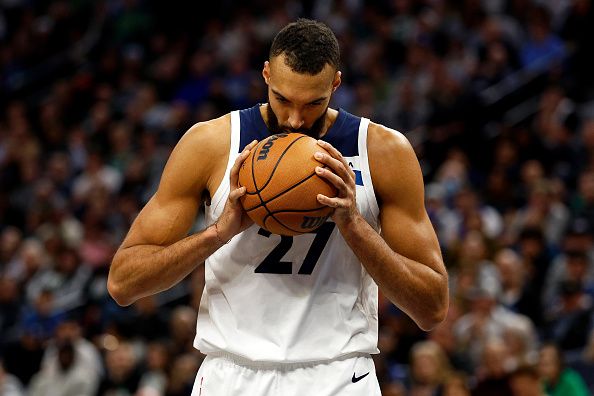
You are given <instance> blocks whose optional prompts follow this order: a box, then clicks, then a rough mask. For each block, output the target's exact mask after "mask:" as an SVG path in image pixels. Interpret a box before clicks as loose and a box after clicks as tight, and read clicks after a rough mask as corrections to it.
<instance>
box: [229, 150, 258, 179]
mask: <svg viewBox="0 0 594 396" xmlns="http://www.w3.org/2000/svg"><path fill="white" fill-rule="evenodd" d="M256 144H258V141H257V140H254V141H252V142H251V143H250V144H248V145H247V146H245V148H244V149H243V151H242V152H241V153H240V154H239V155H238V156H237V158H236V159H235V163H234V164H233V167H232V168H231V171H230V172H229V182H230V184H231V188H232V189H233V188H236V187H237V181H238V179H239V169H240V168H241V164H243V161H245V159H246V158H247V157H248V155H250V151H251V150H252V149H253V148H254V147H255V146H256Z"/></svg>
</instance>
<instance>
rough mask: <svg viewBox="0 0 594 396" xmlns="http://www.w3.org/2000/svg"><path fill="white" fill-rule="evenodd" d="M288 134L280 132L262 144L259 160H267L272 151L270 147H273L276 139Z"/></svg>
mask: <svg viewBox="0 0 594 396" xmlns="http://www.w3.org/2000/svg"><path fill="white" fill-rule="evenodd" d="M286 136H287V134H286V133H279V134H278V135H273V136H271V137H270V139H268V141H267V142H266V143H265V144H264V146H262V149H260V152H259V153H258V161H260V160H265V159H266V158H267V157H268V152H269V151H270V148H271V147H272V145H273V144H274V141H275V140H276V139H280V138H284V137H286Z"/></svg>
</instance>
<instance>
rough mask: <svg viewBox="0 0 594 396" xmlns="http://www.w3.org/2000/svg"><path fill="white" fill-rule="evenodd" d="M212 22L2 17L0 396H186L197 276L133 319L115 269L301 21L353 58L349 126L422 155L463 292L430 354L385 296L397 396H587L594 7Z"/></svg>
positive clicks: (460, 4)
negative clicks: (169, 173)
mask: <svg viewBox="0 0 594 396" xmlns="http://www.w3.org/2000/svg"><path fill="white" fill-rule="evenodd" d="M215 3H216V4H205V3H204V2H184V1H182V0H169V1H167V2H162V1H157V0H104V1H91V0H45V1H25V0H0V362H1V363H2V364H0V395H11V396H12V395H25V394H28V395H50V394H51V395H63V396H66V395H76V396H86V395H101V396H103V395H115V394H117V395H137V396H156V395H166V396H177V395H188V394H189V393H190V391H189V390H190V389H191V386H192V383H193V381H194V377H195V373H196V371H197V369H198V367H199V366H200V363H201V360H202V358H203V356H202V355H201V354H200V353H199V352H198V351H196V350H195V349H194V348H193V347H192V340H193V337H194V334H195V331H196V329H195V323H196V309H197V306H198V302H199V300H200V296H201V292H202V287H203V282H204V279H203V278H204V274H203V270H202V269H199V270H197V271H196V272H195V273H194V274H192V275H191V276H190V277H189V278H188V279H186V280H184V281H183V282H182V283H180V284H179V285H178V286H176V287H174V288H172V289H170V290H168V291H166V292H164V293H161V294H159V295H157V296H153V297H147V298H144V299H142V300H140V301H138V302H137V303H135V304H133V305H132V306H130V307H127V308H122V307H119V306H117V305H116V304H115V303H114V302H113V300H112V299H111V298H110V297H109V295H108V294H107V290H106V277H107V271H108V267H109V264H110V259H111V257H112V255H113V253H114V251H115V250H116V249H117V247H118V245H119V243H120V242H121V240H122V238H123V237H124V235H125V233H126V231H127V230H128V228H129V226H130V224H131V222H132V221H133V220H134V218H135V216H136V214H137V213H138V211H139V210H140V208H142V206H143V205H144V204H145V203H146V202H147V200H148V199H149V198H150V196H151V195H152V194H153V193H154V191H155V189H156V186H157V185H158V182H159V177H160V174H161V171H162V169H163V166H164V164H165V162H166V160H167V158H168V155H169V153H170V151H171V149H172V147H173V146H174V145H175V143H176V142H177V140H178V139H179V138H180V137H181V135H182V134H183V133H184V132H185V131H186V130H187V128H189V127H190V126H191V125H193V124H194V123H196V122H199V121H203V120H207V119H210V118H214V117H217V116H220V115H222V114H224V113H226V112H228V111H230V110H233V109H239V108H245V107H248V106H251V105H253V104H256V103H258V102H265V101H266V90H265V84H264V83H263V81H262V78H261V75H260V70H261V68H262V65H263V62H264V61H265V60H266V59H267V54H268V49H269V45H270V42H271V40H272V38H273V37H274V35H275V34H276V32H277V31H278V30H279V29H280V28H281V27H282V26H284V25H285V24H286V23H288V22H290V21H292V20H294V19H296V18H297V17H299V16H306V17H311V18H315V19H319V20H322V21H324V22H326V23H327V24H328V25H329V26H330V27H331V28H332V29H333V30H334V32H335V33H336V35H337V37H338V39H339V41H340V45H341V51H342V59H343V64H342V67H341V70H342V72H343V83H342V86H341V87H340V88H339V90H338V91H337V92H336V94H335V96H334V98H333V103H332V105H333V107H341V108H344V109H346V110H348V111H349V112H351V113H354V114H356V115H360V116H366V117H369V118H371V119H372V120H374V121H376V122H380V123H384V124H385V125H387V126H389V127H392V128H394V129H397V130H399V131H401V132H403V133H404V134H405V135H406V136H407V137H408V138H409V140H410V141H411V142H412V144H413V146H414V147H415V150H416V152H417V155H418V157H419V160H420V162H421V167H422V170H423V174H424V177H425V182H426V190H425V194H426V205H427V210H428V212H429V215H430V217H431V220H432V222H433V225H434V227H435V229H436V232H437V234H438V237H439V240H440V243H441V247H442V251H443V255H444V259H445V262H446V265H447V267H448V270H449V274H450V293H451V306H450V310H449V315H448V317H447V319H446V321H445V322H444V323H443V324H441V325H440V326H439V327H437V328H436V329H435V330H433V331H431V332H429V333H424V332H421V331H420V330H419V329H418V328H417V327H416V326H415V325H414V324H413V323H412V322H411V321H410V319H408V318H407V316H406V315H404V314H403V313H402V312H400V311H399V310H398V309H397V308H396V307H394V306H393V305H391V304H390V303H388V302H387V300H386V299H384V298H383V297H382V296H380V311H381V312H380V338H379V346H380V350H381V354H380V355H378V356H376V357H375V358H376V366H377V370H378V377H379V379H380V384H381V386H382V391H383V394H384V395H385V396H394V395H411V396H433V395H449V396H453V395H471V394H472V395H491V394H492V395H543V394H548V395H569V396H571V395H587V394H592V393H593V392H594V331H593V330H594V305H593V298H594V231H593V230H594V73H592V70H594V48H593V47H594V40H592V37H594V4H592V2H591V1H590V0H561V1H555V0H532V1H531V0H495V1H493V0H424V1H423V0H419V1H413V0H374V1H365V2H364V1H362V0H342V1H340V0H334V1H330V0H328V1H322V0H310V1H303V2H299V1H296V0H284V1H274V2H267V1H264V0H256V1H246V2H239V3H240V4H233V2H231V1H228V0H220V1H218V2H215ZM200 227H201V221H200V219H197V221H196V226H195V229H196V230H199V229H200Z"/></svg>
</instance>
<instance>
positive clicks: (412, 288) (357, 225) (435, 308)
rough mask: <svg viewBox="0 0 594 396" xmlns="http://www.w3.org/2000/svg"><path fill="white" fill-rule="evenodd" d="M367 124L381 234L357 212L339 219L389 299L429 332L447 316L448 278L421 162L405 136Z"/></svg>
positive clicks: (357, 253)
mask: <svg viewBox="0 0 594 396" xmlns="http://www.w3.org/2000/svg"><path fill="white" fill-rule="evenodd" d="M369 128H370V129H369V136H368V147H369V148H368V151H369V157H370V168H371V175H372V180H373V184H374V187H375V190H376V194H377V196H378V199H379V201H380V205H381V206H380V222H381V235H379V234H378V233H377V232H375V230H373V228H372V227H371V226H370V225H369V224H368V223H367V222H366V221H365V219H363V217H362V216H361V215H360V214H359V213H358V212H357V211H354V212H352V214H351V215H348V216H347V215H344V216H338V218H335V221H336V222H337V226H338V227H339V229H340V231H341V233H342V235H343V237H344V238H345V240H346V242H347V243H348V244H349V246H350V247H351V249H352V250H353V252H354V253H355V254H356V255H357V257H358V258H359V260H361V262H362V263H363V266H364V267H365V269H366V270H367V272H368V273H369V274H370V275H371V276H372V277H373V279H374V280H375V282H376V283H377V284H378V286H379V288H380V289H381V290H382V292H383V293H384V294H385V295H386V297H387V298H388V299H390V301H391V302H392V303H394V304H395V305H396V306H398V307H399V308H400V309H402V310H403V311H404V312H406V313H407V314H408V315H409V316H410V317H411V318H412V319H413V320H414V321H415V322H416V323H417V325H418V326H419V327H420V328H421V329H423V330H430V329H432V328H433V327H435V326H436V325H437V324H439V323H440V322H441V321H443V319H444V318H445V316H446V314H447V309H448V281H447V272H446V269H445V266H444V264H443V260H442V257H441V252H440V248H439V243H438V241H437V237H436V235H435V232H434V230H433V227H432V225H431V222H430V221H429V217H428V215H427V212H426V210H425V206H424V191H423V179H422V175H421V171H420V167H419V164H418V160H417V158H416V155H415V153H414V151H413V149H412V147H411V146H410V144H409V143H408V141H407V140H406V138H404V136H402V135H401V134H399V133H396V132H394V131H390V130H387V129H386V128H384V127H382V126H379V125H375V124H371V125H370V127H369ZM343 179H345V177H343ZM347 184H348V182H347ZM352 188H353V189H354V180H353V184H352ZM338 214H340V213H338ZM336 216H337V214H335V217H336Z"/></svg>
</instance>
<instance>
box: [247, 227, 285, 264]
mask: <svg viewBox="0 0 594 396" xmlns="http://www.w3.org/2000/svg"><path fill="white" fill-rule="evenodd" d="M258 234H260V235H262V236H265V237H266V238H269V237H270V235H272V233H271V232H270V231H266V230H265V229H263V228H260V229H259V230H258ZM291 246H293V237H290V236H283V235H281V240H280V243H279V244H278V245H276V247H275V248H274V249H272V252H270V254H268V256H266V258H264V261H262V262H261V263H260V265H259V266H258V267H256V273H258V274H290V273H291V271H292V270H293V265H292V263H291V262H290V261H281V259H282V258H283V256H284V255H285V254H287V252H288V251H289V249H291Z"/></svg>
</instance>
